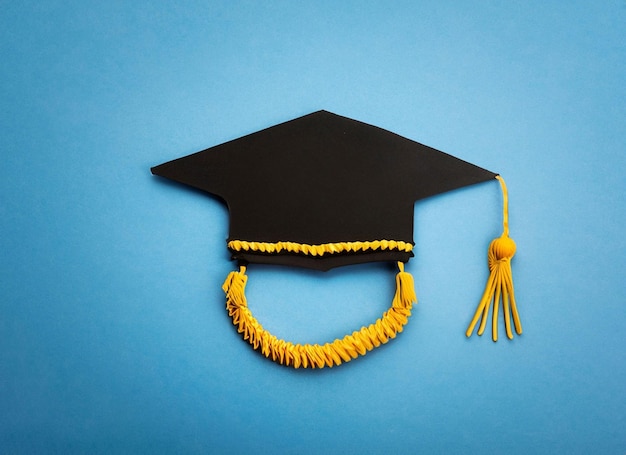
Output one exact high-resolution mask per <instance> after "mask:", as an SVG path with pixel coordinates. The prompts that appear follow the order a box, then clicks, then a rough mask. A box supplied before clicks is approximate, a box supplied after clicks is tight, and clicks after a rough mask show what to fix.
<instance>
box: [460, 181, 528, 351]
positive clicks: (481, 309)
mask: <svg viewBox="0 0 626 455" xmlns="http://www.w3.org/2000/svg"><path fill="white" fill-rule="evenodd" d="M496 178H497V179H498V180H499V182H500V186H501V187H502V199H503V221H502V224H503V231H502V235H501V236H500V237H498V238H497V239H494V240H493V241H492V242H491V244H490V245H489V252H488V255H487V263H488V265H489V270H490V275H489V279H488V280H487V285H486V286H485V292H484V293H483V297H482V299H481V300H480V303H479V304H478V308H477V309H476V313H475V314H474V317H473V318H472V322H470V325H469V327H468V328H467V331H466V332H465V335H466V336H468V337H469V336H471V335H472V333H473V332H474V327H475V326H476V323H477V322H478V319H479V318H480V319H481V321H480V326H479V327H478V332H477V333H478V335H482V334H483V332H484V331H485V326H486V324H487V319H488V317H489V308H490V307H491V305H492V304H493V316H492V321H491V322H492V337H493V341H498V309H499V306H500V300H502V307H503V309H504V326H505V328H506V335H507V337H508V338H509V339H513V332H512V331H511V316H513V323H514V325H515V331H516V332H517V334H518V335H521V334H522V323H521V322H520V318H519V314H518V312H517V305H516V304H515V292H514V289H513V272H512V270H511V258H512V257H513V255H515V250H516V246H515V242H514V241H513V240H512V239H511V238H510V237H509V198H508V193H507V189H506V184H505V183H504V179H503V178H502V177H500V176H499V175H498V176H497V177H496Z"/></svg>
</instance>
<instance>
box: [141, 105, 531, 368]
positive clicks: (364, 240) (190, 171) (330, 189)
mask: <svg viewBox="0 0 626 455" xmlns="http://www.w3.org/2000/svg"><path fill="white" fill-rule="evenodd" d="M152 173H153V174H155V175H159V176H162V177H165V178H168V179H171V180H174V181H176V182H180V183H183V184H185V185H189V186H191V187H194V188H197V189H199V190H202V191H206V192H208V193H210V194H213V195H215V196H218V197H219V198H221V199H223V200H224V201H225V202H226V204H227V206H228V210H229V219H230V226H229V236H228V240H227V247H228V249H229V251H230V253H231V255H232V259H233V260H235V261H237V262H238V264H239V270H237V271H233V272H231V273H230V274H229V275H228V277H227V279H226V281H225V282H224V285H223V289H224V292H225V293H226V306H227V309H228V312H229V314H230V316H231V317H232V319H233V323H234V324H235V325H236V326H237V328H238V331H239V332H240V333H242V334H243V336H244V339H246V340H247V341H248V342H249V343H250V344H251V345H252V346H253V347H254V348H255V349H257V350H260V351H261V352H262V353H263V354H264V355H265V356H266V357H269V358H271V359H273V360H274V361H277V362H279V363H281V364H285V365H290V366H294V367H296V368H298V367H300V366H302V367H312V368H321V367H324V366H331V367H332V366H334V365H339V364H341V363H343V362H347V361H349V360H351V359H353V358H356V357H358V356H359V355H363V354H365V353H367V352H368V351H369V350H371V349H373V348H374V347H378V346H380V345H381V344H384V343H386V342H387V341H388V340H389V339H391V338H395V336H396V334H397V333H398V332H401V331H402V328H403V326H404V325H405V324H406V323H407V322H408V318H409V316H410V314H411V308H412V305H413V304H414V303H416V301H417V299H416V297H415V291H414V285H413V278H412V276H411V275H410V274H409V273H408V272H405V271H404V264H405V263H406V262H407V261H408V260H409V259H410V258H411V257H412V256H413V252H412V250H413V246H414V242H413V213H414V204H415V202H416V201H418V200H420V199H424V198H427V197H429V196H433V195H436V194H440V193H444V192H447V191H451V190H454V189H457V188H461V187H464V186H468V185H473V184H478V183H481V182H485V181H490V180H494V179H498V180H499V181H500V184H501V188H502V192H503V196H504V197H503V199H504V204H503V205H504V230H503V233H502V235H501V236H500V237H499V238H497V239H495V240H494V241H493V242H492V243H491V245H490V247H489V253H488V265H489V269H490V271H491V275H490V278H489V280H488V282H487V286H486V288H485V293H484V295H483V298H482V299H481V301H480V303H479V305H478V308H477V310H476V313H475V315H474V318H473V319H472V321H471V323H470V325H469V327H468V329H467V332H466V335H467V336H470V335H471V334H472V332H473V331H474V327H475V325H476V324H477V322H478V320H479V319H481V323H480V326H479V330H478V334H479V335H482V333H483V331H484V329H485V325H486V322H487V319H488V313H489V309H490V307H491V306H493V317H492V328H493V340H494V341H496V340H497V328H498V308H499V305H500V301H502V306H503V309H504V317H505V327H506V332H507V336H508V337H509V338H512V337H513V335H512V331H511V322H510V321H511V315H512V318H513V322H514V325H515V329H516V331H517V333H518V334H521V332H522V329H521V324H520V322H519V317H518V313H517V309H516V305H515V298H514V293H513V281H512V277H511V268H510V259H511V257H512V256H513V254H514V253H515V243H514V242H513V240H511V239H510V238H509V236H508V219H507V218H508V216H507V212H508V207H507V193H506V186H505V184H504V180H502V178H501V177H500V176H499V175H497V174H495V173H493V172H491V171H488V170H485V169H483V168H480V167H478V166H476V165H473V164H470V163H468V162H465V161H463V160H460V159H458V158H455V157H453V156H451V155H448V154H446V153H443V152H441V151H438V150H435V149H433V148H431V147H428V146H425V145H423V144H420V143H418V142H415V141H412V140H410V139H407V138H404V137H402V136H399V135H397V134H395V133H392V132H390V131H386V130H384V129H381V128H378V127H375V126H372V125H368V124H365V123H363V122H359V121H356V120H352V119H349V118H346V117H342V116H339V115H336V114H333V113H330V112H327V111H318V112H314V113H311V114H309V115H305V116H303V117H300V118H296V119H294V120H291V121H288V122H285V123H281V124H279V125H276V126H272V127H270V128H267V129H264V130H261V131H258V132H256V133H252V134H249V135H246V136H243V137H241V138H239V139H235V140H232V141H229V142H226V143H223V144H220V145H216V146H214V147H211V148H208V149H206V150H203V151H200V152H198V153H194V154H192V155H189V156H185V157H182V158H178V159H175V160H173V161H169V162H167V163H164V164H161V165H159V166H156V167H153V168H152ZM373 261H393V262H396V263H397V264H398V268H399V272H398V274H397V275H396V294H395V296H394V298H393V301H392V305H391V307H390V308H389V309H388V310H387V311H386V312H385V313H384V314H383V315H382V317H381V318H380V319H378V320H377V321H375V322H374V323H373V324H371V325H369V326H368V327H362V328H361V329H360V330H357V331H355V332H353V333H352V334H349V335H346V336H345V337H344V338H343V339H337V340H335V341H334V342H330V343H326V344H323V345H319V344H293V343H290V342H286V341H284V340H281V339H278V338H277V337H275V336H274V335H272V334H270V333H269V332H267V331H266V330H265V329H264V328H263V327H262V326H261V324H260V323H259V322H258V321H257V320H256V319H255V318H254V316H253V315H252V314H251V313H250V310H249V309H248V306H247V301H246V297H245V293H244V290H245V285H246V282H247V275H246V274H245V272H246V268H247V266H248V265H249V264H254V263H263V264H280V265H287V266H296V267H306V268H311V269H316V270H329V269H331V268H334V267H339V266H344V265H349V264H359V263H366V262H373Z"/></svg>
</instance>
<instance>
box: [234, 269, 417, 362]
mask: <svg viewBox="0 0 626 455" xmlns="http://www.w3.org/2000/svg"><path fill="white" fill-rule="evenodd" d="M399 265H400V273H398V274H397V275H396V294H395V296H394V299H393V303H392V306H391V308H389V309H388V310H387V311H386V312H385V313H383V315H382V317H381V318H379V319H377V320H376V322H374V323H373V324H370V325H369V326H368V327H362V328H361V329H360V330H358V331H355V332H353V333H352V334H349V335H346V336H344V337H343V338H342V339H341V340H339V339H336V340H335V341H333V342H332V343H326V344H323V345H319V344H294V343H291V342H288V341H284V340H281V339H278V338H277V337H276V336H275V335H272V334H271V333H269V332H268V331H267V330H265V329H264V328H263V326H262V325H261V324H259V322H258V321H257V320H256V319H255V318H254V316H253V315H252V313H251V312H250V310H249V309H248V303H247V300H246V296H245V294H244V290H245V286H246V282H247V279H248V277H247V276H246V275H245V273H244V272H245V267H241V269H240V271H237V272H231V273H230V274H229V275H228V277H227V278H226V281H225V282H224V286H223V289H224V292H225V293H226V308H227V310H228V314H229V315H230V317H231V318H232V320H233V324H234V325H235V326H237V331H238V332H239V333H242V334H243V338H244V339H245V340H247V341H248V343H250V345H252V347H253V348H254V349H255V350H258V351H260V352H261V353H262V354H263V355H264V356H265V357H267V358H271V359H272V360H273V361H275V362H277V363H280V364H282V365H286V366H291V367H293V368H300V367H303V368H324V367H333V366H335V365H340V364H341V363H343V362H349V361H350V360H352V359H355V358H357V357H358V356H360V355H365V354H367V352H369V351H371V350H372V349H374V348H377V347H378V346H380V345H381V344H385V343H387V342H388V341H389V340H390V339H392V338H395V337H396V335H397V334H398V333H399V332H402V330H403V327H404V325H406V324H407V322H408V318H409V316H411V308H412V304H413V303H414V302H416V301H417V299H416V297H415V290H414V288H413V277H412V276H411V275H410V274H409V273H406V272H404V269H403V267H402V263H399Z"/></svg>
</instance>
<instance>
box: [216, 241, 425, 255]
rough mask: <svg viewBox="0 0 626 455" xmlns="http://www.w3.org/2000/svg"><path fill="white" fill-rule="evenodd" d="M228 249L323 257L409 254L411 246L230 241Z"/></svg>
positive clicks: (391, 242)
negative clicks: (381, 252)
mask: <svg viewBox="0 0 626 455" xmlns="http://www.w3.org/2000/svg"><path fill="white" fill-rule="evenodd" d="M228 248H230V249H231V250H233V251H242V250H243V251H260V252H262V253H280V252H281V251H285V252H289V253H299V254H306V255H310V256H324V255H326V254H337V253H344V252H359V251H367V250H372V251H377V250H381V251H383V250H399V251H406V252H410V251H412V250H413V245H411V244H410V243H407V242H404V241H402V240H372V241H366V242H337V243H322V244H318V245H309V244H306V243H296V242H275V243H268V242H246V241H245V240H231V241H230V242H228Z"/></svg>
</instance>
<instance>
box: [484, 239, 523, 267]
mask: <svg viewBox="0 0 626 455" xmlns="http://www.w3.org/2000/svg"><path fill="white" fill-rule="evenodd" d="M516 249H517V247H516V245H515V242H514V241H513V239H512V238H510V237H509V236H508V235H502V236H500V237H498V238H497V239H494V240H492V242H491V244H490V245H489V257H491V256H492V255H493V257H494V258H495V259H496V261H499V260H501V259H511V258H512V257H513V256H514V255H515V251H516Z"/></svg>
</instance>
